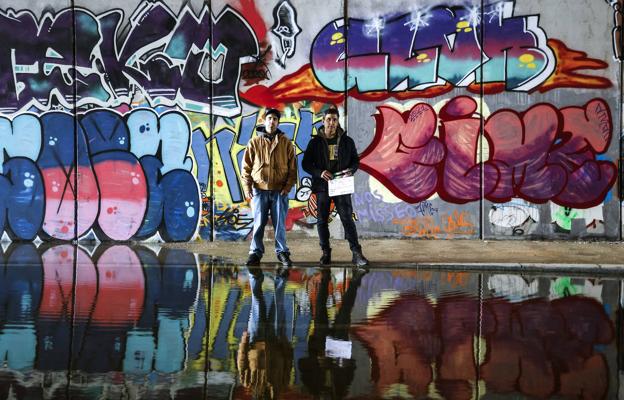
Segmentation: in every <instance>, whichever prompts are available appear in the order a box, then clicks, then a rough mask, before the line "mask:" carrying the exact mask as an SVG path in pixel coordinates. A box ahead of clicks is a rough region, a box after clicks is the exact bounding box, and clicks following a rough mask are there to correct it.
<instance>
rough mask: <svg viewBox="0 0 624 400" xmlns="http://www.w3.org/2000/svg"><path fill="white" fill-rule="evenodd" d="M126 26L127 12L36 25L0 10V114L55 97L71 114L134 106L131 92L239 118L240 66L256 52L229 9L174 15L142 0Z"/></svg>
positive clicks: (63, 17) (50, 17)
mask: <svg viewBox="0 0 624 400" xmlns="http://www.w3.org/2000/svg"><path fill="white" fill-rule="evenodd" d="M123 20H124V15H123V12H122V11H121V10H110V11H107V12H105V13H102V14H99V15H95V14H93V13H92V12H90V11H89V10H87V9H83V8H79V7H76V8H73V9H65V10H61V11H59V12H57V13H56V14H50V13H46V14H44V15H43V16H42V17H41V19H40V20H39V21H38V19H37V17H36V16H35V15H34V14H33V13H31V12H30V11H28V10H22V11H17V12H16V11H14V10H12V9H8V10H6V11H4V12H1V13H0V32H2V36H3V37H5V38H6V40H3V41H2V43H1V44H0V83H1V87H2V90H1V94H2V96H0V97H1V98H2V100H0V107H1V108H0V110H1V111H5V112H13V111H16V110H22V109H27V108H28V107H29V106H31V105H36V106H37V107H39V108H42V109H50V108H51V107H52V106H53V105H54V102H53V101H52V97H53V96H55V97H56V98H57V99H58V101H59V102H60V103H61V104H62V105H64V106H65V107H70V106H72V105H73V104H74V103H75V104H76V105H77V106H81V105H86V104H95V105H98V106H101V107H108V106H117V105H120V104H123V103H130V101H131V100H132V97H133V94H134V93H132V92H131V87H132V88H136V89H138V90H140V91H141V93H143V94H144V95H145V97H146V98H147V99H148V100H149V101H150V103H151V105H153V106H156V105H169V106H175V105H177V106H180V107H182V108H183V109H185V110H189V111H195V112H205V113H208V112H210V113H212V114H216V115H224V116H234V115H237V114H239V113H240V107H241V104H240V101H239V98H238V84H239V81H240V71H241V67H240V65H241V64H242V63H245V62H249V61H251V60H252V58H253V57H254V56H257V55H258V52H259V48H258V40H257V38H256V36H255V33H254V31H253V30H252V29H251V27H250V26H249V25H248V24H247V22H246V20H245V19H244V18H243V17H242V16H241V15H240V14H239V13H238V12H237V11H235V10H234V9H232V8H230V7H225V8H224V9H223V10H222V11H221V12H220V13H219V14H218V15H217V16H216V17H215V16H212V15H211V13H210V10H209V8H208V6H204V7H203V8H202V10H201V12H200V13H199V15H195V13H194V12H193V10H192V9H191V8H190V7H188V6H187V7H184V8H183V9H182V11H180V13H179V14H177V15H176V14H175V13H173V12H172V11H171V10H170V9H169V8H168V7H167V6H166V5H165V3H163V2H161V1H155V2H152V1H143V2H141V3H139V4H138V6H137V8H136V9H135V11H134V13H133V14H132V16H131V17H130V21H129V24H128V26H126V27H122V26H120V23H121V21H123ZM74 21H75V24H74ZM124 28H125V29H126V30H128V32H127V35H126V36H125V37H124V40H123V41H122V42H120V41H119V39H120V38H119V37H118V32H121V31H124ZM73 29H75V32H74V31H73ZM72 33H74V35H73V36H72ZM211 35H212V36H211ZM74 38H75V40H76V42H75V46H73V45H72V43H73V39H74ZM74 51H75V52H74ZM74 75H75V76H74ZM74 91H76V92H75V93H74ZM74 99H75V100H74Z"/></svg>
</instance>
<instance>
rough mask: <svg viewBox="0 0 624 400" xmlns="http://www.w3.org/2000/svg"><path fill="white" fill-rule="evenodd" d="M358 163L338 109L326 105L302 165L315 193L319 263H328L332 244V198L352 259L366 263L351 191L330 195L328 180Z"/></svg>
mask: <svg viewBox="0 0 624 400" xmlns="http://www.w3.org/2000/svg"><path fill="white" fill-rule="evenodd" d="M359 165H360V160H359V157H358V154H357V151H356V149H355V143H354V142H353V139H351V138H350V137H349V136H347V133H346V132H345V131H343V130H342V128H341V127H340V126H339V123H338V110H337V109H336V108H329V109H327V110H326V111H325V113H324V115H323V126H322V127H321V128H320V129H319V131H318V135H316V136H315V137H314V138H312V140H311V141H310V143H309V144H308V148H307V149H306V151H305V154H304V156H303V169H304V170H305V171H306V172H308V173H309V174H310V175H312V192H313V193H314V194H315V195H316V204H317V220H318V221H317V224H316V226H317V229H318V235H319V242H320V245H321V250H323V256H322V257H321V264H322V265H328V264H330V263H331V247H329V226H328V220H329V206H330V202H331V200H333V201H334V204H335V206H336V209H337V210H338V215H339V216H340V221H341V222H342V226H343V227H344V230H345V237H346V239H347V240H348V241H349V246H350V247H351V252H352V253H353V263H354V264H356V265H357V266H364V265H368V260H367V259H366V257H364V255H363V254H362V247H361V246H360V244H359V242H358V235H357V229H356V228H355V223H354V222H353V207H352V206H351V195H349V194H347V195H343V196H335V197H331V198H330V197H329V193H328V188H327V182H329V181H330V180H332V179H333V178H334V175H335V174H336V173H338V172H342V173H344V174H345V175H347V176H349V175H353V173H355V171H356V170H357V169H358V167H359Z"/></svg>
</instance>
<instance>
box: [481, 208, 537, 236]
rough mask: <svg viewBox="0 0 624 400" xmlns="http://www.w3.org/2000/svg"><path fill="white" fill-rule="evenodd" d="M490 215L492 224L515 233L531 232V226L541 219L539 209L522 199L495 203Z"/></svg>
mask: <svg viewBox="0 0 624 400" xmlns="http://www.w3.org/2000/svg"><path fill="white" fill-rule="evenodd" d="M488 217H489V220H490V223H491V224H492V225H494V226H496V227H499V228H508V229H511V232H512V234H513V235H524V234H526V233H529V231H530V229H531V227H532V226H533V225H534V224H535V223H537V222H539V220H540V218H539V209H538V208H537V207H536V206H535V205H533V204H530V203H527V202H526V201H524V200H522V199H513V200H512V201H510V202H507V203H501V204H496V205H493V206H492V207H491V208H490V212H489V214H488Z"/></svg>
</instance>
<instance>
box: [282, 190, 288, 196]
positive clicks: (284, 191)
mask: <svg viewBox="0 0 624 400" xmlns="http://www.w3.org/2000/svg"><path fill="white" fill-rule="evenodd" d="M289 192H290V190H288V189H282V191H281V192H280V194H281V195H282V196H286V195H288V193H289Z"/></svg>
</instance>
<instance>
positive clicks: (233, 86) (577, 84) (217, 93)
mask: <svg viewBox="0 0 624 400" xmlns="http://www.w3.org/2000/svg"><path fill="white" fill-rule="evenodd" d="M225 3H227V5H225V6H223V7H221V8H220V9H219V8H217V7H215V8H214V9H213V8H212V7H209V6H208V5H206V4H201V5H198V6H194V5H192V4H186V3H184V4H180V5H173V4H172V3H171V2H169V1H166V0H136V1H135V2H133V3H132V4H129V5H127V6H124V7H118V3H115V2H113V3H111V5H110V6H104V7H98V8H97V10H96V9H95V8H94V9H91V8H90V7H88V6H83V7H67V8H61V9H54V8H52V7H47V8H43V11H35V9H34V8H33V9H31V8H30V7H28V9H27V7H23V9H13V8H5V9H4V10H0V33H2V34H3V35H2V36H3V38H5V39H4V40H3V41H2V43H0V113H1V114H3V115H5V116H0V236H2V237H4V238H5V239H7V238H8V239H10V240H26V241H32V240H44V241H46V240H74V239H83V240H86V239H96V240H101V241H116V240H152V241H154V240H155V241H159V240H163V241H186V240H190V239H192V238H193V237H196V236H197V235H196V233H199V236H200V237H201V238H203V239H207V238H211V239H212V238H217V239H226V240H236V239H244V238H246V237H247V236H248V231H249V227H250V223H251V215H250V209H249V205H248V204H247V203H246V202H245V201H244V199H243V193H242V188H241V182H240V163H241V158H242V155H243V151H244V148H245V146H246V144H247V143H248V141H249V139H250V138H251V137H252V136H253V135H254V134H255V133H254V129H255V126H256V125H258V124H259V123H261V122H262V121H261V115H262V112H263V110H264V109H265V108H266V107H276V108H279V109H280V110H281V111H282V115H283V117H282V120H281V123H280V129H281V130H282V131H284V132H286V135H287V136H288V138H289V139H290V140H292V141H293V143H294V144H295V146H296V152H297V157H298V181H297V185H296V187H294V188H293V190H292V191H291V193H290V194H289V198H290V207H291V211H290V212H289V216H288V224H287V225H288V229H292V228H294V227H298V228H303V229H306V230H311V228H313V224H314V223H315V212H316V211H315V205H314V196H312V193H311V191H310V185H309V177H308V175H307V174H306V173H305V172H304V171H303V169H302V167H301V158H302V154H303V151H305V149H306V147H307V144H308V142H309V141H310V139H311V137H312V136H313V135H314V134H315V130H316V128H318V127H319V126H320V125H321V121H320V114H319V111H322V110H323V109H324V108H325V107H328V105H329V103H331V104H334V105H336V106H337V107H338V108H340V110H341V114H343V115H342V117H343V118H344V119H343V125H345V126H346V125H349V127H352V126H355V127H357V128H356V129H350V130H349V133H350V135H351V136H352V137H353V138H354V139H355V140H356V143H357V145H358V149H360V150H361V149H364V151H363V153H362V154H361V157H362V163H361V165H362V168H361V170H362V171H363V172H364V173H368V175H370V176H366V175H365V174H363V173H362V172H359V173H358V180H357V182H358V186H357V188H356V193H355V195H354V199H355V202H356V204H359V206H358V207H359V208H357V209H356V210H355V211H356V213H357V215H354V218H359V219H360V220H361V221H362V222H366V223H368V224H367V225H368V228H367V229H368V231H366V230H365V233H364V234H365V235H366V234H369V233H370V234H373V235H374V234H378V233H381V234H383V233H384V232H387V231H386V228H392V229H394V230H392V229H391V230H392V231H393V232H395V233H396V232H400V234H402V235H407V236H419V232H423V235H421V236H431V237H438V236H440V235H442V236H443V232H448V233H449V235H448V236H449V237H450V236H452V235H463V234H469V235H470V234H475V235H476V233H477V230H478V229H480V228H482V227H479V226H477V225H478V224H474V223H473V222H472V221H470V218H467V217H466V218H463V217H462V218H459V220H458V219H457V218H454V217H453V216H454V215H456V214H455V212H457V215H459V216H460V217H461V216H466V215H474V213H473V211H472V210H464V209H461V207H455V208H454V207H450V208H449V209H447V207H446V206H445V204H444V203H446V205H457V204H466V203H471V202H476V201H478V200H481V199H486V200H489V201H491V202H494V203H496V205H495V206H494V207H493V208H492V209H491V210H488V211H489V217H490V226H489V228H491V229H492V231H494V232H495V234H501V233H502V234H510V233H511V234H513V235H525V234H529V233H531V232H534V231H535V227H536V226H538V225H543V224H548V223H549V222H547V221H545V220H544V219H545V215H546V208H545V207H541V208H540V207H539V206H537V205H538V204H543V203H546V202H552V203H553V204H554V205H555V206H556V207H567V208H569V209H572V210H588V209H593V208H595V207H600V206H601V205H602V204H604V203H606V202H607V201H608V200H609V199H610V198H609V197H608V192H609V190H610V189H611V188H612V187H613V185H614V182H615V180H616V179H617V174H616V168H615V166H614V163H613V162H612V160H611V159H610V157H614V156H613V155H612V154H611V153H613V152H614V150H615V148H616V147H617V145H616V143H612V140H613V139H614V138H613V133H612V132H613V129H614V122H613V121H612V119H611V110H615V108H614V107H615V105H614V104H615V103H614V102H613V101H612V100H611V99H612V98H614V97H612V96H610V95H609V94H604V96H603V95H601V97H604V99H603V98H601V99H595V100H591V101H589V102H587V103H586V104H584V105H583V106H579V104H582V102H585V101H586V100H587V99H591V98H592V97H593V96H585V95H584V93H585V92H586V91H587V90H589V89H606V88H610V87H613V86H614V83H615V82H612V81H611V79H613V78H611V79H610V78H609V77H613V76H616V75H615V74H611V71H608V70H607V69H608V68H610V66H611V65H610V64H609V63H608V61H609V60H601V59H596V58H592V56H591V55H588V53H586V52H584V51H583V50H588V49H591V51H590V53H597V54H604V51H598V50H597V49H595V48H594V47H595V46H594V43H595V42H596V40H594V37H598V36H599V35H589V36H588V39H587V42H585V41H584V42H583V43H581V45H582V46H581V47H584V49H572V48H569V47H568V46H567V44H569V43H568V42H570V41H569V40H568V39H566V42H565V43H564V41H562V40H559V39H557V38H556V37H553V36H556V35H557V33H561V34H563V33H565V32H555V31H554V29H553V28H552V25H551V22H552V21H550V19H549V18H550V17H548V18H546V16H549V15H550V14H549V13H543V15H542V14H540V11H539V10H537V11H535V12H532V13H531V14H526V13H525V14H526V15H516V14H515V13H516V9H515V8H516V7H515V2H514V1H511V0H501V1H495V2H489V3H488V4H486V5H483V6H478V5H474V6H472V5H460V6H456V5H455V4H456V3H453V5H450V4H449V3H446V2H444V1H441V2H438V3H437V4H433V3H432V4H428V5H426V6H424V7H420V8H418V7H417V8H410V9H399V10H394V11H393V12H392V13H391V12H390V11H388V10H386V9H385V8H384V7H381V6H380V7H378V9H376V10H374V12H372V11H370V10H369V11H363V12H358V19H356V18H348V16H347V15H343V13H344V11H345V9H340V8H337V9H335V10H331V11H329V12H328V13H324V14H323V15H324V16H323V18H322V19H321V20H316V19H315V20H314V21H313V23H311V22H312V21H311V20H310V17H309V16H310V15H315V17H316V15H317V13H314V14H310V13H309V11H310V9H309V8H308V6H307V5H304V4H303V3H302V4H295V3H293V2H292V1H290V0H279V1H276V2H275V4H272V5H271V6H270V7H269V8H267V9H264V10H262V9H261V7H260V5H259V3H257V2H256V1H254V0H234V1H227V2H225ZM599 4H600V6H602V7H603V8H604V9H603V11H604V12H605V13H608V14H609V15H611V14H613V26H608V27H605V29H607V30H608V31H609V32H608V34H610V35H611V36H612V38H613V52H614V58H615V59H616V60H620V59H621V58H622V54H621V47H622V44H621V29H622V28H621V25H622V1H621V0H605V1H601V2H600V3H599ZM122 9H123V11H122ZM349 15H351V14H349ZM353 15H355V14H353ZM360 17H361V18H360ZM555 27H556V25H555ZM302 33H303V34H302ZM567 37H568V36H567V35H564V37H563V38H567ZM600 37H602V36H600ZM603 42H604V41H601V42H600V43H601V45H602V43H603ZM566 43H567V44H566ZM575 47H576V43H575ZM602 50H604V49H602ZM608 58H610V57H608ZM587 70H589V71H590V72H589V73H586V72H585V71H587ZM596 70H598V71H599V73H597V75H592V74H591V72H592V71H596ZM605 70H607V71H605ZM293 71H294V72H293ZM456 88H464V89H465V90H466V91H467V92H469V93H473V94H475V95H476V94H479V95H488V94H497V93H498V94H501V96H504V97H505V99H511V101H510V102H508V101H507V100H505V104H507V105H506V106H504V107H503V108H502V109H499V108H500V107H497V110H498V111H496V112H495V113H493V114H491V115H490V113H489V111H488V108H487V107H486V106H484V107H477V102H476V101H475V100H473V99H471V98H469V97H466V96H459V97H455V98H453V99H451V101H449V102H448V103H445V104H442V103H440V102H439V101H438V100H436V101H432V102H431V103H430V105H427V104H424V103H421V104H414V102H411V101H409V100H410V99H416V98H419V99H422V98H434V97H437V96H441V95H444V94H448V93H449V92H451V91H453V90H456ZM559 88H572V89H573V90H574V91H575V93H577V92H578V93H577V94H579V96H576V97H575V98H578V99H582V100H575V101H578V103H572V104H573V105H574V104H575V105H576V106H568V105H569V104H570V103H566V104H565V106H562V105H560V104H559V102H558V100H557V97H556V96H559V93H554V94H553V96H554V97H552V98H551V99H549V103H548V104H546V103H542V104H534V103H535V102H534V101H533V100H532V99H531V97H532V94H534V93H544V92H548V91H552V90H553V89H559ZM579 90H580V91H581V92H579ZM613 90H615V89H613ZM510 92H513V94H511V93H510ZM454 96H457V95H455V94H454ZM511 96H519V97H517V98H518V99H521V100H513V99H512V97H511ZM391 98H392V99H396V100H397V102H398V103H401V105H397V104H395V103H385V104H383V103H382V102H384V101H386V100H388V99H391ZM347 100H355V101H356V104H357V106H356V107H348V108H347V106H346V104H347ZM497 101H498V100H497ZM359 102H375V103H376V104H375V106H377V105H379V104H383V105H380V106H378V107H377V109H378V113H377V114H376V115H375V117H374V122H375V124H371V119H369V115H368V112H366V113H365V114H362V113H361V112H359V111H358V110H360V109H366V107H368V106H366V105H364V104H358V103H359ZM435 103H438V104H435ZM515 103H519V104H523V106H520V107H515V106H514V104H515ZM440 105H441V106H442V108H441V109H440V107H438V106H440ZM359 107H364V108H359ZM371 107H372V106H371ZM369 109H370V108H369ZM523 109H524V110H525V111H522V112H521V110H523ZM353 110H356V111H353ZM367 110H368V109H367ZM614 112H615V111H614ZM347 122H348V124H347ZM615 129H617V128H615ZM371 137H372V140H371ZM607 154H608V155H607ZM382 192H383V193H382ZM385 193H387V194H388V196H387V198H386V197H384V196H385ZM368 194H370V195H371V196H372V197H373V198H371V199H369V198H368V197H367V195H368ZM512 203H513V204H512ZM519 203H523V204H526V207H516V205H517V204H519ZM486 207H490V205H487V206H486ZM605 209H607V208H605ZM438 210H442V212H441V213H439V212H438ZM538 210H539V212H538ZM596 210H597V209H596ZM540 212H543V213H542V221H540V220H539V218H538V216H539V213H540ZM465 213H467V214H465ZM442 214H444V216H443V215H442ZM556 214H557V212H556V211H553V212H552V213H551V215H552V216H553V218H552V219H553V220H554V221H555V223H554V224H553V225H554V226H553V227H552V228H553V229H554V230H555V231H556V232H557V233H559V232H576V231H577V229H566V228H565V227H566V226H567V225H568V223H567V222H565V223H564V222H563V221H566V220H565V218H558V217H555V215H556ZM594 214H595V216H594ZM599 214H600V215H599ZM608 214H609V212H606V215H608ZM583 215H584V216H585V227H586V231H587V232H593V233H595V234H600V233H601V232H602V233H604V232H607V234H608V232H613V229H611V228H609V229H605V227H604V225H605V221H604V220H603V218H602V209H600V211H596V212H595V213H594V212H593V211H592V212H589V211H586V212H583ZM449 216H450V217H451V220H448V217H449ZM559 220H561V223H558V222H557V221H559ZM393 221H394V222H395V224H394V225H395V226H392V227H390V226H389V225H391V224H392V223H393ZM458 221H459V222H458ZM466 221H469V222H466ZM449 224H450V225H449ZM574 224H578V222H574ZM579 226H580V225H579ZM542 228H544V227H543V226H542ZM542 228H540V232H545V231H547V230H548V229H542ZM436 232H438V233H436Z"/></svg>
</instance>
